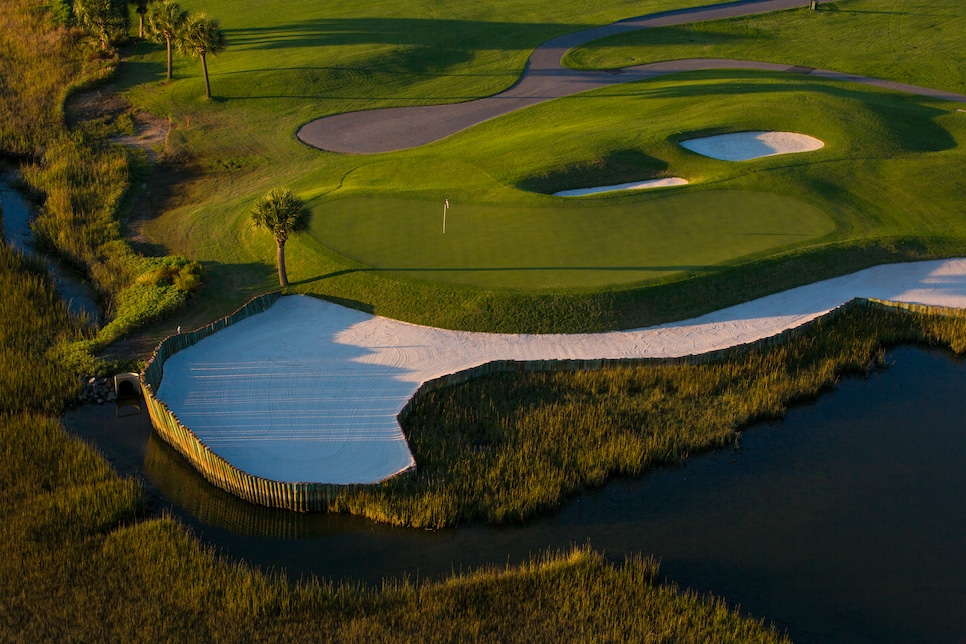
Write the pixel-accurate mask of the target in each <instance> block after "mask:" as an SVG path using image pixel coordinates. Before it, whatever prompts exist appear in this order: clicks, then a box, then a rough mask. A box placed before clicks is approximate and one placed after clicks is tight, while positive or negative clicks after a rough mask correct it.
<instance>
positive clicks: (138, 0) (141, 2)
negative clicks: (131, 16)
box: [134, 0, 148, 40]
mask: <svg viewBox="0 0 966 644" xmlns="http://www.w3.org/2000/svg"><path fill="white" fill-rule="evenodd" d="M134 4H135V5H136V7H137V8H136V9H135V11H137V14H138V38H140V39H141V40H144V16H145V15H147V13H148V2H147V0H135V1H134Z"/></svg>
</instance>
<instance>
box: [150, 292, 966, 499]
mask: <svg viewBox="0 0 966 644" xmlns="http://www.w3.org/2000/svg"><path fill="white" fill-rule="evenodd" d="M280 297H281V293H279V292H274V293H269V294H266V295H262V296H259V297H256V298H254V299H253V300H251V301H249V302H248V303H247V304H245V305H244V306H243V307H241V308H240V309H238V310H237V311H235V312H234V313H232V314H231V315H229V316H227V317H224V318H222V319H220V320H218V321H216V322H213V323H211V324H209V325H207V326H204V327H202V328H200V329H197V330H195V331H191V332H188V333H182V334H179V335H173V336H170V337H168V338H165V339H164V340H163V341H162V342H161V344H159V345H158V348H157V349H155V351H154V354H153V355H152V356H151V359H150V360H149V361H148V364H147V366H146V367H145V368H144V371H143V372H142V373H141V388H142V390H143V392H144V399H145V401H146V402H147V407H148V413H149V415H150V417H151V423H152V424H153V425H154V428H155V430H156V431H157V432H158V435H159V436H161V438H163V439H164V440H165V441H166V442H167V443H168V444H170V445H171V446H172V447H174V449H175V450H177V451H178V452H179V453H180V454H181V455H183V456H184V457H185V458H187V459H188V462H189V463H191V465H192V466H194V468H195V469H196V470H198V472H200V473H201V475H202V476H203V477H204V478H205V479H206V480H207V481H208V482H209V483H211V484H212V485H214V486H216V487H219V488H221V489H223V490H225V491H227V492H230V493H231V494H234V495H235V496H238V497H240V498H242V499H245V500H246V501H249V502H251V503H255V504H257V505H263V506H267V507H273V508H283V509H288V510H293V511H296V512H319V511H326V510H327V509H328V508H329V507H331V504H332V502H333V501H334V500H335V499H336V498H337V497H339V496H341V495H342V494H344V493H346V492H349V491H352V490H353V489H358V488H371V487H373V486H378V485H379V484H378V483H376V484H373V485H335V484H327V483H311V482H308V483H282V482H279V481H272V480H269V479H265V478H261V477H258V476H252V475H251V474H248V473H246V472H243V471H242V470H240V469H238V468H237V467H235V466H234V465H232V464H231V463H229V462H228V461H226V460H225V459H223V458H222V457H220V456H218V455H217V454H215V453H214V452H212V451H211V449H209V448H208V446H207V445H205V444H204V443H203V442H202V441H201V439H199V438H198V437H197V435H195V433H194V432H192V431H191V429H189V428H188V427H186V426H184V425H183V424H182V423H181V421H179V420H178V418H177V416H175V414H174V413H173V412H172V411H171V410H170V409H168V407H167V405H165V404H164V403H163V402H161V401H160V400H159V399H158V398H157V397H155V395H154V392H155V391H157V389H158V387H159V386H160V385H161V377H162V372H163V367H164V363H165V361H166V360H167V359H168V358H170V357H171V356H172V355H174V354H175V353H177V352H179V351H182V350H183V349H187V348H188V347H190V346H192V345H194V344H196V343H198V342H200V341H201V340H203V339H204V338H207V337H208V336H210V335H212V334H213V333H217V332H218V331H220V330H222V329H224V328H226V327H229V326H231V325H232V324H235V323H237V322H240V321H241V320H243V319H245V318H247V317H249V316H252V315H256V314H258V313H261V312H263V311H266V310H268V309H269V308H270V307H271V306H272V305H273V304H275V302H277V301H278V299H279V298H280ZM856 307H871V308H875V309H880V310H890V311H895V310H899V311H907V312H910V313H917V314H927V315H942V316H947V317H966V310H963V309H955V308H949V307H942V306H927V305H922V304H906V303H902V302H889V301H884V300H876V299H866V298H855V299H852V300H849V301H848V302H846V303H845V304H843V305H841V306H839V307H836V308H835V309H832V310H831V311H829V312H828V313H825V314H824V315H821V316H819V317H817V318H815V319H813V320H809V321H808V322H805V323H804V324H802V325H800V326H797V327H795V328H792V329H788V330H786V331H783V332H781V333H778V334H776V335H773V336H769V337H767V338H763V339H761V340H756V341H754V342H748V343H745V344H740V345H735V346H733V347H729V348H727V349H720V350H717V351H708V352H706V353H701V354H695V355H687V356H681V357H676V358H619V359H599V360H530V361H517V360H494V361H491V362H487V363H486V364H482V365H480V366H478V367H472V368H470V369H464V370H463V371H459V372H456V373H452V374H448V375H445V376H442V377H440V378H435V379H433V380H428V381H426V382H424V383H423V384H422V385H421V386H420V387H419V389H418V390H417V391H416V393H415V394H414V395H413V397H412V398H411V399H410V400H409V401H408V402H407V403H406V405H405V406H404V407H403V409H402V411H400V412H399V414H398V416H397V419H399V421H400V423H401V422H402V419H403V418H405V416H406V414H407V413H409V410H410V409H411V408H412V406H413V404H414V403H415V402H416V401H417V400H418V399H419V398H420V397H422V396H424V395H426V394H427V393H429V392H431V391H436V390H438V389H442V388H444V387H451V386H453V385H457V384H460V383H464V382H467V381H469V380H472V379H474V378H479V377H481V376H485V375H489V374H494V373H524V372H549V371H582V370H596V369H602V368H605V367H615V366H628V365H633V366H638V365H667V364H688V365H700V364H706V363H709V362H718V361H723V360H727V359H729V358H732V357H735V356H737V355H740V354H743V353H745V352H748V351H755V350H761V349H768V348H771V347H774V346H778V345H780V344H784V343H786V342H788V341H789V340H791V339H793V338H797V337H799V336H801V335H802V334H804V333H806V332H808V331H810V330H812V329H813V328H815V327H816V326H818V325H821V324H825V323H827V322H830V321H832V320H834V319H835V318H837V317H838V316H839V315H841V314H842V313H844V312H846V311H848V310H851V309H853V308H856Z"/></svg>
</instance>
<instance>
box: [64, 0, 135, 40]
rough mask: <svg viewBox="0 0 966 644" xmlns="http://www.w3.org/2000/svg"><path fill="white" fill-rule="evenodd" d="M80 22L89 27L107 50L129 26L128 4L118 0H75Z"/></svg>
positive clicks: (76, 12)
mask: <svg viewBox="0 0 966 644" xmlns="http://www.w3.org/2000/svg"><path fill="white" fill-rule="evenodd" d="M74 13H75V15H76V16H77V22H78V24H79V25H80V26H81V27H83V28H85V29H87V31H88V32H90V33H91V35H93V36H94V37H95V38H97V40H98V41H99V42H100V44H101V49H102V50H106V49H107V48H108V47H110V45H111V42H112V41H114V40H115V39H117V38H119V37H120V36H121V35H123V33H124V30H125V29H126V28H127V19H128V10H127V4H126V3H125V2H123V1H118V0H75V2H74Z"/></svg>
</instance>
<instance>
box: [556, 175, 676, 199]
mask: <svg viewBox="0 0 966 644" xmlns="http://www.w3.org/2000/svg"><path fill="white" fill-rule="evenodd" d="M687 183H688V180H687V179H682V178H681V177H665V178H663V179H648V180H646V181H632V182H631V183H619V184H617V185H613V186H597V187H594V188H574V189H573V190H561V191H560V192H555V193H553V196H554V197H583V196H584V195H596V194H600V193H602V192H619V191H621V190H653V189H654V188H670V187H672V186H684V185H687Z"/></svg>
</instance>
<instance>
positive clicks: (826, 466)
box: [66, 348, 966, 642]
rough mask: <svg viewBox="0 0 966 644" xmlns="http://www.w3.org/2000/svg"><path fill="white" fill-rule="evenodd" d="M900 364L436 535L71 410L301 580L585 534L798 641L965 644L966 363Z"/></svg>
mask: <svg viewBox="0 0 966 644" xmlns="http://www.w3.org/2000/svg"><path fill="white" fill-rule="evenodd" d="M889 356H890V359H891V360H892V361H894V366H893V367H892V368H890V369H888V370H886V371H884V372H880V373H876V374H873V375H872V376H871V377H870V378H868V379H846V380H844V381H843V382H842V383H841V385H840V386H839V387H838V388H836V390H835V391H833V392H831V393H827V394H824V395H823V396H822V397H821V398H820V399H819V401H818V402H817V403H815V404H810V405H804V406H800V407H797V408H795V409H793V410H791V411H790V412H789V413H788V415H787V417H786V419H785V420H784V421H782V422H781V423H774V424H770V425H762V426H756V427H754V428H751V429H750V430H749V431H748V432H747V433H746V434H745V435H744V436H743V437H742V440H741V443H740V450H726V451H721V452H717V453H713V454H709V455H705V456H701V457H697V458H694V459H691V460H690V461H689V462H688V463H687V465H686V466H684V467H680V468H667V469H662V470H658V471H656V472H652V473H651V474H649V475H647V476H645V477H643V478H641V479H637V480H617V481H613V482H611V483H610V484H608V485H607V486H606V487H604V488H602V489H600V490H597V491H594V492H590V493H586V494H584V495H581V496H579V497H577V498H575V499H574V500H573V501H572V502H571V503H569V504H568V505H567V506H566V507H564V508H563V509H561V510H560V511H558V512H555V513H553V514H551V515H548V516H545V517H541V518H538V519H536V520H533V521H530V522H528V523H526V524H524V525H519V526H509V527H491V526H464V527H460V528H457V529H453V530H444V531H439V532H427V531H421V530H408V529H399V528H391V527H388V526H383V525H379V524H375V523H372V522H370V521H367V520H364V519H359V518H354V517H347V516H333V515H324V514H318V515H298V514H293V513H289V512H284V511H273V510H269V509H266V508H259V507H256V506H252V505H250V504H248V503H245V502H243V501H241V500H238V499H236V498H234V497H232V496H230V495H228V494H226V493H223V492H221V491H220V490H217V489H215V488H213V487H211V486H209V485H208V484H207V483H205V482H204V481H203V480H202V479H201V478H200V477H199V476H198V475H197V474H196V473H195V472H194V470H192V469H190V467H189V466H188V465H187V464H186V463H185V462H184V461H183V459H181V458H180V457H179V456H178V455H177V454H176V453H174V452H173V451H172V450H171V449H170V448H169V447H168V446H167V445H165V444H164V443H163V442H162V441H161V440H160V439H158V438H157V437H156V436H155V435H153V434H152V433H151V431H150V425H149V422H148V420H147V415H146V414H141V415H140V416H128V417H125V418H117V417H116V413H115V411H114V408H113V407H112V406H108V405H105V406H103V407H96V406H88V407H85V408H83V409H81V410H79V411H75V412H72V413H71V414H69V415H68V416H67V418H66V420H67V423H68V425H69V427H70V428H71V429H72V430H73V431H75V432H77V433H79V434H81V435H82V436H84V437H86V438H88V439H89V440H92V441H93V442H94V443H95V444H97V445H98V447H100V449H101V450H102V451H103V452H104V453H105V454H106V455H107V457H108V458H109V459H110V460H111V461H112V462H113V463H114V465H115V467H117V468H118V469H119V470H120V471H121V472H122V473H128V474H135V475H139V476H143V477H144V478H145V480H146V482H147V485H148V487H149V488H150V489H151V490H152V491H153V493H154V494H156V495H157V498H158V499H159V502H160V503H161V504H162V505H163V506H165V507H169V508H170V509H171V511H172V513H173V514H174V515H175V516H177V517H179V518H180V519H181V520H182V521H184V522H185V523H186V524H188V525H189V526H191V528H192V529H193V530H194V531H195V532H196V533H198V534H199V536H200V537H201V538H202V540H203V541H205V542H207V543H210V544H213V545H214V546H215V547H217V548H218V549H220V550H221V551H222V552H223V553H225V554H227V555H229V556H231V557H235V558H241V559H245V560H246V561H249V562H251V563H254V564H257V565H259V566H261V567H263V568H266V569H269V568H274V569H276V570H278V569H282V568H284V569H285V570H286V572H287V574H288V575H289V576H290V577H291V578H293V579H296V578H299V577H301V576H305V575H311V574H314V575H318V576H320V577H325V578H332V579H353V580H361V581H364V582H367V583H370V584H376V585H377V584H379V583H380V581H381V580H382V579H384V578H387V577H401V576H409V577H410V578H417V577H418V578H439V577H442V576H446V575H448V574H450V573H451V572H452V571H459V570H467V569H470V568H475V567H479V566H481V565H485V564H496V565H501V566H502V565H505V564H515V563H518V562H521V561H525V560H526V559H527V558H528V557H529V556H530V555H531V554H537V553H540V552H543V551H546V550H547V549H558V548H567V547H569V546H570V545H571V544H584V543H588V542H589V543H590V544H591V545H592V546H593V547H594V548H595V549H597V550H601V551H604V553H605V554H606V555H607V556H608V557H611V558H613V559H616V560H620V559H621V558H622V557H623V556H624V554H625V553H643V554H653V555H656V556H657V557H659V558H660V559H661V560H662V573H663V574H664V575H666V576H667V578H668V580H670V581H673V582H676V583H678V584H679V585H681V586H684V587H689V588H693V589H695V590H697V591H699V592H713V593H715V594H717V595H720V596H723V597H725V598H726V599H727V600H728V601H729V602H730V603H731V604H732V605H740V607H741V610H742V611H743V612H746V613H750V614H752V615H754V616H758V617H765V618H767V619H769V620H771V621H774V622H775V623H776V624H777V625H778V627H779V628H782V629H787V630H788V632H789V634H790V635H791V636H792V637H793V638H794V639H796V640H798V641H805V642H809V641H812V642H827V641H840V642H861V641H876V642H883V641H910V640H916V641H954V640H962V639H963V638H964V637H966V614H964V613H963V612H962V610H961V608H962V606H964V605H966V551H964V549H963V548H962V543H964V542H966V503H964V501H963V498H962V491H963V490H966V468H964V467H963V464H964V463H966V424H964V423H963V418H966V396H964V395H963V394H964V392H966V368H964V365H963V364H962V361H960V360H958V359H955V358H952V357H950V356H948V355H947V354H944V353H941V352H936V351H927V350H924V349H918V348H900V349H897V350H895V351H894V352H891V353H890V354H889Z"/></svg>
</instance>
